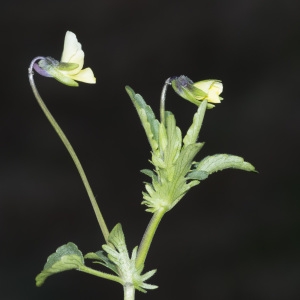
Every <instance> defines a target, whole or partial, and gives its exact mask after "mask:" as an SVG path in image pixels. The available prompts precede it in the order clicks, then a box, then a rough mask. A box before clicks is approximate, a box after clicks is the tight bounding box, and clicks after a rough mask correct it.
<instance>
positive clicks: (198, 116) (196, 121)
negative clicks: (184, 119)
mask: <svg viewBox="0 0 300 300" xmlns="http://www.w3.org/2000/svg"><path fill="white" fill-rule="evenodd" d="M206 107H207V101H206V100H205V101H203V102H202V103H201V105H200V106H199V107H198V110H197V112H196V113H195V115H194V118H193V123H192V125H191V126H190V128H189V129H188V131H187V133H186V135H185V137H184V139H183V144H184V146H185V147H186V146H188V145H190V144H194V143H196V142H197V139H198V136H199V132H200V130H201V127H202V123H203V118H204V115H205V111H206Z"/></svg>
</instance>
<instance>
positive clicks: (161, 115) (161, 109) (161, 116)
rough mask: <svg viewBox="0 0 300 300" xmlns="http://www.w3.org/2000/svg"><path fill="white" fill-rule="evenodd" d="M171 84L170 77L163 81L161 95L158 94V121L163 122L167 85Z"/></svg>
mask: <svg viewBox="0 0 300 300" xmlns="http://www.w3.org/2000/svg"><path fill="white" fill-rule="evenodd" d="M169 85H171V77H170V78H168V79H167V80H166V81H165V84H164V86H163V89H162V92H161V96H160V122H161V123H162V124H165V104H166V93H167V89H168V86H169Z"/></svg>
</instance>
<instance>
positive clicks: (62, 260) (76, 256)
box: [35, 242, 84, 286]
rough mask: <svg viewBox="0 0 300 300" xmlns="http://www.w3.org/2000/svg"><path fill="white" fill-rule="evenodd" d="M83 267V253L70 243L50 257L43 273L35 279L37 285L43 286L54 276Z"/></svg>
mask: <svg viewBox="0 0 300 300" xmlns="http://www.w3.org/2000/svg"><path fill="white" fill-rule="evenodd" d="M83 265H84V258H83V256H82V253H81V251H80V250H79V249H78V248H77V246H76V245H75V244H74V243H71V242H70V243H68V244H66V245H63V246H61V247H59V248H57V250H56V252H55V253H53V254H51V255H50V256H49V257H48V259H47V263H46V264H45V266H44V269H43V271H42V272H41V273H40V274H38V275H37V277H36V278H35V280H36V285H37V286H41V285H42V284H43V283H44V282H45V280H46V279H47V278H48V277H49V276H51V275H53V274H56V273H60V272H63V271H68V270H73V269H75V270H76V269H80V267H81V266H83Z"/></svg>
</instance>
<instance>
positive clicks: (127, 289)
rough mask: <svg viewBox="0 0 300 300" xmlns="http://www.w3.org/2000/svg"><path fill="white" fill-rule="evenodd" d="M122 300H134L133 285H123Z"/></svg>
mask: <svg viewBox="0 0 300 300" xmlns="http://www.w3.org/2000/svg"><path fill="white" fill-rule="evenodd" d="M123 290H124V300H134V293H135V287H134V286H133V284H124V286H123Z"/></svg>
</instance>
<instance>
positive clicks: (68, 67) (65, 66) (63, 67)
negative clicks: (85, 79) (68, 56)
mask: <svg viewBox="0 0 300 300" xmlns="http://www.w3.org/2000/svg"><path fill="white" fill-rule="evenodd" d="M78 67H79V64H75V63H66V62H60V63H59V65H58V66H57V69H58V70H60V71H73V70H75V69H77V68H78Z"/></svg>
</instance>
